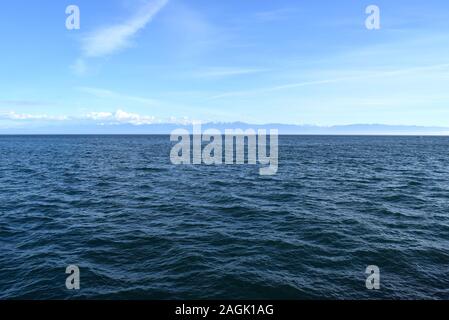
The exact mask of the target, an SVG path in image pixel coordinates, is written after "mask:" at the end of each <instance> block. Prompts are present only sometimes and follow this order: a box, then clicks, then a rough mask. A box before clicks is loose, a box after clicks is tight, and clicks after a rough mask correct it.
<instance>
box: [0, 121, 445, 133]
mask: <svg viewBox="0 0 449 320" xmlns="http://www.w3.org/2000/svg"><path fill="white" fill-rule="evenodd" d="M179 128H183V129H187V130H188V131H190V132H192V126H191V125H180V124H149V125H139V126H138V125H131V124H106V125H98V124H92V123H89V124H86V123H84V124H77V125H67V124H66V125H62V124H61V125H54V126H46V127H25V126H24V127H20V128H9V129H0V134H170V133H171V132H172V131H173V130H175V129H179ZM210 128H214V129H218V130H220V131H222V132H223V133H224V131H225V129H238V128H239V129H243V130H246V129H249V128H252V129H255V130H257V129H278V130H279V134H281V135H449V128H448V127H424V126H400V125H397V126H395V125H382V124H353V125H339V126H329V127H324V126H314V125H289V124H276V123H272V124H264V125H256V124H248V123H243V122H231V123H206V124H203V125H202V130H203V131H204V130H206V129H210Z"/></svg>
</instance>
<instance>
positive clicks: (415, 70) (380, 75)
mask: <svg viewBox="0 0 449 320" xmlns="http://www.w3.org/2000/svg"><path fill="white" fill-rule="evenodd" d="M448 68H449V64H438V65H430V66H421V67H414V68H403V69H395V70H384V71H378V72H364V73H361V74H359V75H356V76H345V77H339V78H332V79H320V80H313V81H303V82H295V83H288V84H283V85H277V86H272V87H266V88H258V89H252V90H242V91H232V92H225V93H222V94H218V95H215V96H212V97H210V98H209V99H210V100H215V99H221V98H228V97H236V96H247V95H257V94H263V93H267V92H274V91H281V90H288V89H295V88H300V87H308V86H317V85H326V84H332V83H340V82H344V81H359V80H365V79H372V78H385V77H395V76H400V75H406V74H419V73H422V72H428V71H439V70H445V69H448Z"/></svg>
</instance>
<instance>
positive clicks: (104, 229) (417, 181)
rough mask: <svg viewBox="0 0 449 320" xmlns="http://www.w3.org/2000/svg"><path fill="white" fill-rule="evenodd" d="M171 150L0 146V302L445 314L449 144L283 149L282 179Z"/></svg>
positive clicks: (360, 143) (16, 141) (139, 139)
mask: <svg viewBox="0 0 449 320" xmlns="http://www.w3.org/2000/svg"><path fill="white" fill-rule="evenodd" d="M171 146H172V145H171V143H170V141H169V137H168V136H34V137H25V136H24V137H6V136H3V137H0V249H1V255H0V298H2V299H5V298H10V299H11V298H13V299H14V298H31V299H59V298H100V299H108V298H120V299H130V298H136V299H168V298H186V299H187V298H188V299H202V298H207V299H212V298H231V299H238V298H248V299H249V298H267V299H280V298H288V299H316V298H330V299H332V298H340V299H352V298H356V299H358V298H363V299H375V298H390V299H398V298H401V299H411V298H426V299H436V298H445V299H449V276H448V275H449V138H443V137H440V138H438V137H424V138H417V137H286V136H284V137H281V138H280V151H279V154H280V167H279V172H278V174H277V175H276V176H273V177H263V176H259V174H258V167H257V166H249V165H245V166H211V167H207V166H204V165H203V166H193V165H192V166H174V165H172V164H171V163H170V159H169V152H170V148H171ZM70 264H75V265H78V266H79V267H80V269H81V290H79V291H68V290H67V289H66V287H65V279H66V276H67V275H66V274H65V268H66V267H67V266H68V265H70ZM368 265H377V266H379V268H380V270H381V290H379V291H370V290H367V289H366V288H365V280H366V276H367V275H365V269H366V267H367V266H368Z"/></svg>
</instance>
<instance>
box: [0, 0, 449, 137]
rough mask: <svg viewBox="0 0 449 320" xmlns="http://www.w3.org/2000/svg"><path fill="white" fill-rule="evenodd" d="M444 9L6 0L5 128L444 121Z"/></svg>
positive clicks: (0, 78) (231, 1) (260, 1)
mask: <svg viewBox="0 0 449 320" xmlns="http://www.w3.org/2000/svg"><path fill="white" fill-rule="evenodd" d="M71 4H74V5H77V6H79V8H80V11H81V28H80V30H67V29H66V27H65V20H66V17H67V15H66V14H65V9H66V7H67V6H68V5H71ZM371 4H375V5H377V6H378V7H379V8H380V13H381V29H380V30H367V29H366V28H365V19H366V18H367V15H366V13H365V8H366V7H367V6H368V5H371ZM448 16H449V2H447V1H446V0H441V1H438V0H428V1H417V0H408V1H405V0H396V1H391V0H388V1H380V0H372V1H361V0H341V1H330V0H326V1H325V0H318V1H316V0H315V1H312V0H307V1H299V0H281V1H279V0H277V1H274V0H226V1H224V0H223V1H210V0H128V1H124V0H110V1H103V0H72V1H70V2H69V1H54V0H39V1H29V0H15V1H2V4H1V6H0V40H1V42H2V46H1V47H2V50H0V128H3V129H5V128H6V129H7V128H17V127H33V126H47V125H59V126H61V127H63V126H64V125H68V124H73V123H85V122H92V123H95V124H99V125H100V124H101V125H104V124H110V123H114V124H116V123H127V124H133V125H141V124H149V123H157V122H174V123H188V122H190V121H194V120H195V121H196V120H200V121H204V122H208V121H222V122H228V121H245V122H249V123H259V124H260V123H272V122H277V123H289V124H315V125H342V124H353V123H382V124H396V125H397V124H403V125H425V126H449V90H448V83H449V81H448V80H449V55H448V53H449V19H448Z"/></svg>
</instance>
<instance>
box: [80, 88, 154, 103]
mask: <svg viewBox="0 0 449 320" xmlns="http://www.w3.org/2000/svg"><path fill="white" fill-rule="evenodd" d="M76 89H77V90H79V91H81V92H84V93H87V94H89V95H92V96H94V97H97V98H100V99H115V100H128V101H131V102H138V103H142V104H146V105H156V104H159V101H158V100H155V99H149V98H144V97H138V96H130V95H126V94H121V93H119V92H115V91H111V90H107V89H100V88H92V87H77V88H76Z"/></svg>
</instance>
